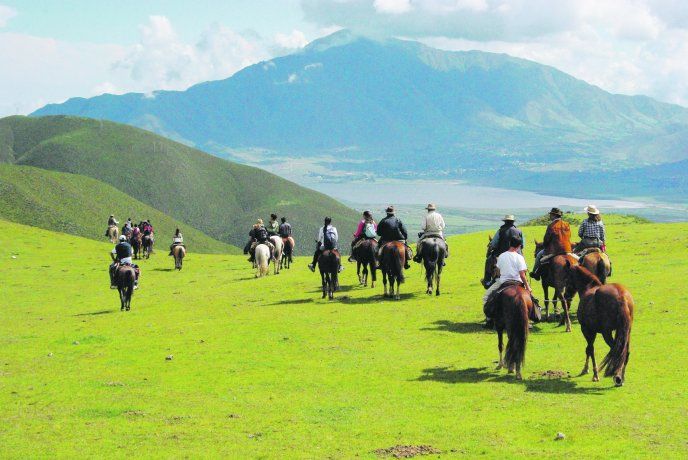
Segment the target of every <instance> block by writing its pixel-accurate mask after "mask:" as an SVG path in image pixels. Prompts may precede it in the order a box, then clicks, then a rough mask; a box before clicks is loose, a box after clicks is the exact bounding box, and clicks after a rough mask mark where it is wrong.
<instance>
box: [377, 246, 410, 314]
mask: <svg viewBox="0 0 688 460" xmlns="http://www.w3.org/2000/svg"><path fill="white" fill-rule="evenodd" d="M404 264H406V246H405V245H404V243H402V242H400V241H391V242H389V243H387V244H385V247H384V248H382V260H381V261H380V270H382V284H384V286H385V294H384V296H385V297H392V298H394V300H399V299H400V298H401V296H400V295H399V287H400V285H401V284H402V283H403V282H404ZM387 280H389V294H388V291H387ZM395 283H396V285H397V288H396V292H395V290H394V284H395Z"/></svg>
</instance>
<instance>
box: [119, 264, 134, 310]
mask: <svg viewBox="0 0 688 460" xmlns="http://www.w3.org/2000/svg"><path fill="white" fill-rule="evenodd" d="M134 284H136V272H135V271H134V267H131V266H130V265H120V266H119V267H117V271H116V272H115V285H116V286H117V290H118V291H119V301H120V305H121V306H120V310H122V311H124V310H126V311H129V310H130V309H131V297H132V296H133V295H134Z"/></svg>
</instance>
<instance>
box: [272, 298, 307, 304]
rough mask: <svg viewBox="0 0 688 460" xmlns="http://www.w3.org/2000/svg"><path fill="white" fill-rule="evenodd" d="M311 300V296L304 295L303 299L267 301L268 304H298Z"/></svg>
mask: <svg viewBox="0 0 688 460" xmlns="http://www.w3.org/2000/svg"><path fill="white" fill-rule="evenodd" d="M311 302H313V298H312V297H306V298H304V299H292V300H278V301H277V302H273V303H269V304H268V305H299V304H302V303H311Z"/></svg>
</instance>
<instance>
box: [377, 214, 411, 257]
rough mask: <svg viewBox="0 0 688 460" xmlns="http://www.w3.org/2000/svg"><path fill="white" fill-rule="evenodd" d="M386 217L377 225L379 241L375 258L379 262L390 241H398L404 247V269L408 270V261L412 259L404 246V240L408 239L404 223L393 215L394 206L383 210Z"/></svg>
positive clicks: (409, 251) (407, 248) (408, 250)
mask: <svg viewBox="0 0 688 460" xmlns="http://www.w3.org/2000/svg"><path fill="white" fill-rule="evenodd" d="M385 212H386V213H387V216H386V217H384V218H383V219H382V220H381V221H380V223H379V224H378V225H377V234H378V235H379V236H380V240H379V242H378V246H377V258H378V260H380V258H381V257H382V250H383V249H384V247H385V245H386V244H387V243H389V242H392V241H400V242H402V243H404V246H406V258H405V260H404V268H405V269H407V270H408V269H409V268H411V266H410V265H409V259H411V257H412V253H411V249H410V248H409V247H408V246H407V245H406V240H407V239H408V232H407V231H406V227H404V223H403V222H402V221H401V219H399V218H398V217H396V216H395V215H394V206H392V205H390V206H388V207H387V209H385Z"/></svg>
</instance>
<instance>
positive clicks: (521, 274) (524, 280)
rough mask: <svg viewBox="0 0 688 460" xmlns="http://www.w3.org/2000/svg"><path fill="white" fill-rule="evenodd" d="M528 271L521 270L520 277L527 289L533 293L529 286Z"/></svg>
mask: <svg viewBox="0 0 688 460" xmlns="http://www.w3.org/2000/svg"><path fill="white" fill-rule="evenodd" d="M527 271H528V270H521V271H520V272H518V275H519V276H520V277H521V282H522V283H523V285H524V286H525V287H526V289H528V290H529V291H532V289H531V287H530V284H528V277H527V276H526V272H527Z"/></svg>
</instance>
